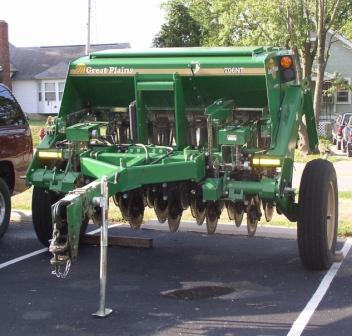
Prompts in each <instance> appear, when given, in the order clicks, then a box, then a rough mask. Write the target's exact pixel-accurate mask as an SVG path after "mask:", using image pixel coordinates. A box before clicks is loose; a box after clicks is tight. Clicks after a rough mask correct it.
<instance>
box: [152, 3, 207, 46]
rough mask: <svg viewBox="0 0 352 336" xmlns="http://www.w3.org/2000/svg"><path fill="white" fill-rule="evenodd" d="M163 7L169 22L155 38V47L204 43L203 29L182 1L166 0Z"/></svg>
mask: <svg viewBox="0 0 352 336" xmlns="http://www.w3.org/2000/svg"><path fill="white" fill-rule="evenodd" d="M163 7H164V8H165V10H166V13H167V20H166V21H167V22H166V23H165V24H163V25H162V26H161V30H160V32H159V33H158V34H157V35H156V36H155V37H154V39H153V46H154V47H198V46H200V45H201V44H202V39H203V29H202V27H201V25H200V24H199V23H198V22H197V21H196V20H195V19H194V18H193V17H192V16H191V15H190V12H189V9H188V7H187V6H185V5H183V4H182V2H181V1H169V2H166V3H165V4H164V5H163Z"/></svg>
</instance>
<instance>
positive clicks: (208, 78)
mask: <svg viewBox="0 0 352 336" xmlns="http://www.w3.org/2000/svg"><path fill="white" fill-rule="evenodd" d="M302 116H305V120H306V124H307V130H308V136H309V146H310V148H311V149H312V150H314V149H316V148H317V145H318V138H317V133H316V125H315V120H314V113H313V106H312V97H311V92H310V89H309V86H308V85H307V84H306V83H305V82H303V83H300V82H298V81H297V80H296V70H295V58H294V55H293V54H292V53H291V52H290V51H287V50H280V49H276V48H264V47H255V48H254V47H251V48H188V49H186V48H184V49H183V48H180V49H178V48H176V49H151V50H147V51H133V50H122V51H120V50H111V51H104V52H95V53H92V54H90V55H89V56H85V57H81V58H79V59H77V60H75V61H73V62H72V63H71V64H70V67H69V72H68V76H67V80H66V85H65V90H64V95H63V100H62V105H61V108H60V112H59V115H58V117H57V118H56V119H55V120H54V121H52V122H51V123H49V125H48V127H47V132H46V136H45V138H44V139H43V141H42V142H41V144H40V145H39V146H38V148H37V151H36V154H35V156H34V159H33V161H32V163H31V165H30V167H29V169H28V173H27V182H28V183H29V184H31V185H33V186H34V191H33V201H32V211H33V224H34V228H35V231H36V234H37V236H38V238H39V240H40V241H41V242H42V243H43V244H46V245H48V244H49V240H50V239H51V238H53V239H52V241H51V251H52V252H53V253H54V259H53V263H54V264H61V263H62V264H63V263H66V262H67V261H68V260H74V259H76V257H77V253H78V243H79V237H80V235H81V234H82V233H83V232H84V230H85V228H86V225H87V222H88V220H89V219H93V221H94V222H95V223H97V224H98V225H100V224H101V215H102V214H101V210H100V208H99V207H97V206H96V204H95V203H94V202H92V200H93V198H94V197H96V196H99V195H100V180H101V178H102V177H103V176H106V177H107V180H108V195H109V197H112V198H113V200H114V202H115V204H116V205H117V206H118V207H119V208H120V210H121V213H122V215H123V217H124V218H125V219H126V221H128V222H129V223H130V225H131V227H132V228H133V229H138V228H139V227H140V226H141V225H142V223H143V214H144V209H145V207H146V206H149V207H151V208H154V210H155V214H156V216H157V218H158V220H159V221H160V222H166V221H167V222H168V225H169V228H170V231H177V229H178V227H179V225H180V220H181V217H182V212H183V211H184V210H186V209H187V208H189V207H190V209H191V212H192V215H193V216H194V218H195V221H196V222H197V224H199V225H201V224H203V222H204V221H205V223H206V228H207V232H208V233H209V234H212V233H214V232H215V230H216V226H217V222H218V218H219V216H220V214H221V212H222V211H223V209H225V208H226V211H227V213H228V216H229V218H230V219H231V220H233V221H234V224H235V225H236V226H240V225H241V223H242V219H243V217H244V214H246V221H247V228H248V235H249V236H253V235H254V234H255V231H256V228H257V223H258V221H259V220H260V219H261V218H262V216H263V214H264V217H265V219H266V220H267V221H270V220H271V218H272V215H273V212H274V209H275V208H276V210H277V212H278V213H280V214H283V215H285V216H286V217H287V218H288V219H289V220H291V221H298V242H299V252H300V256H301V259H302V261H303V263H304V264H305V265H306V266H307V267H309V268H313V269H322V268H326V267H328V266H329V265H330V263H331V261H332V260H333V259H332V258H333V254H334V251H335V244H336V230H337V212H338V211H337V185H336V174H335V171H334V169H333V166H332V165H331V164H330V163H329V162H327V161H325V160H314V161H313V162H311V163H310V164H308V165H307V167H306V169H305V171H304V173H303V177H302V183H301V186H300V195H299V199H297V196H296V195H295V190H294V189H293V188H292V174H293V163H294V150H295V148H296V144H297V138H298V126H299V122H300V120H301V118H302Z"/></svg>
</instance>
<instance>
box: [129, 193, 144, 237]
mask: <svg viewBox="0 0 352 336" xmlns="http://www.w3.org/2000/svg"><path fill="white" fill-rule="evenodd" d="M143 216H144V197H143V194H142V193H141V192H134V193H132V194H131V196H130V197H129V201H128V222H129V224H130V226H131V228H132V229H133V230H138V229H139V228H140V227H141V225H142V223H143Z"/></svg>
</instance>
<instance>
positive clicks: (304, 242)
mask: <svg viewBox="0 0 352 336" xmlns="http://www.w3.org/2000/svg"><path fill="white" fill-rule="evenodd" d="M330 181H332V183H333V184H334V190H335V230H334V237H333V242H332V246H331V249H329V248H328V243H327V228H326V226H327V206H328V191H329V185H330ZM337 223H338V190H337V179H336V172H335V168H334V166H333V165H332V163H331V162H329V161H327V160H323V159H316V160H312V161H310V162H308V163H307V165H306V166H305V168H304V171H303V174H302V178H301V183H300V189H299V203H298V222H297V240H298V249H299V254H300V257H301V261H302V263H303V265H304V266H305V267H306V268H308V269H311V270H325V269H328V268H329V267H330V266H331V264H332V262H333V260H334V254H335V248H336V237H337Z"/></svg>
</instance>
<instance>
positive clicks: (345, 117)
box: [342, 113, 352, 125]
mask: <svg viewBox="0 0 352 336" xmlns="http://www.w3.org/2000/svg"><path fill="white" fill-rule="evenodd" d="M350 116H352V114H351V113H345V114H344V115H343V120H342V124H343V125H346V124H347V122H348V119H349V118H350Z"/></svg>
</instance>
